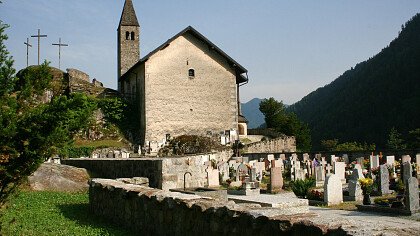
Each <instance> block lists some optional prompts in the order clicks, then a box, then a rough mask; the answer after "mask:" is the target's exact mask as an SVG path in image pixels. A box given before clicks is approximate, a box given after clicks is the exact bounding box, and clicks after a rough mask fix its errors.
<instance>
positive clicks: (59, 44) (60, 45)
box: [52, 38, 69, 69]
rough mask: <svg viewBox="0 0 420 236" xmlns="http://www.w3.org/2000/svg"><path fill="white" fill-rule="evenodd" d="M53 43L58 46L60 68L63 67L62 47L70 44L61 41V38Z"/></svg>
mask: <svg viewBox="0 0 420 236" xmlns="http://www.w3.org/2000/svg"><path fill="white" fill-rule="evenodd" d="M52 45H54V46H58V69H61V47H68V46H69V45H68V44H64V43H61V38H59V39H58V43H53V44H52Z"/></svg>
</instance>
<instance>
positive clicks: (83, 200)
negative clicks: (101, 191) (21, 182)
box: [0, 191, 133, 235]
mask: <svg viewBox="0 0 420 236" xmlns="http://www.w3.org/2000/svg"><path fill="white" fill-rule="evenodd" d="M88 202H89V200H88V194H87V193H76V194H73V193H71V194H70V193H58V192H30V191H22V192H20V193H19V194H18V195H17V196H14V197H12V198H11V199H10V201H9V202H8V203H7V205H6V207H4V208H3V209H1V211H0V217H1V218H0V226H1V227H0V230H1V231H0V235H133V233H132V232H130V231H125V230H123V229H120V228H117V227H116V226H113V225H110V224H109V222H107V221H104V220H102V219H101V218H99V217H97V216H94V215H92V214H91V213H90V212H89V204H88Z"/></svg>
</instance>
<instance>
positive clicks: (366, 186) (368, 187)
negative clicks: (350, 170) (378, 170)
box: [359, 178, 373, 195]
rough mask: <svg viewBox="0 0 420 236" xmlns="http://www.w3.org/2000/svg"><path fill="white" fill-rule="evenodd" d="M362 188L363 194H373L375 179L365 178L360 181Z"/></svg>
mask: <svg viewBox="0 0 420 236" xmlns="http://www.w3.org/2000/svg"><path fill="white" fill-rule="evenodd" d="M359 183H360V186H361V187H362V191H363V194H365V195H366V194H370V193H371V192H372V186H373V179H371V178H364V179H359Z"/></svg>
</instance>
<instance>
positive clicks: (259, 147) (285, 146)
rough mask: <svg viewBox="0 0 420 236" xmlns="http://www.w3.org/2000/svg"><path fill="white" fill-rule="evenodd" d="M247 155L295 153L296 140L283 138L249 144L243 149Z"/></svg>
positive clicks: (291, 137) (289, 137)
mask: <svg viewBox="0 0 420 236" xmlns="http://www.w3.org/2000/svg"><path fill="white" fill-rule="evenodd" d="M245 148H246V149H245V150H246V152H247V153H282V152H296V139H295V137H293V136H284V137H280V138H276V139H270V140H267V141H261V142H256V143H251V144H248V145H246V147H245Z"/></svg>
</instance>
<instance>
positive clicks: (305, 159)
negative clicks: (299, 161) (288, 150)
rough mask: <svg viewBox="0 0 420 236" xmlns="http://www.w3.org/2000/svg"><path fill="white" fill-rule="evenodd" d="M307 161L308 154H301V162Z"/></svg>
mask: <svg viewBox="0 0 420 236" xmlns="http://www.w3.org/2000/svg"><path fill="white" fill-rule="evenodd" d="M308 160H309V154H308V153H303V162H305V161H308Z"/></svg>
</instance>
